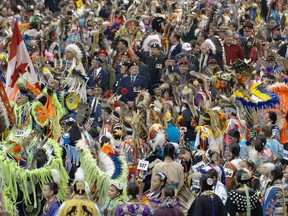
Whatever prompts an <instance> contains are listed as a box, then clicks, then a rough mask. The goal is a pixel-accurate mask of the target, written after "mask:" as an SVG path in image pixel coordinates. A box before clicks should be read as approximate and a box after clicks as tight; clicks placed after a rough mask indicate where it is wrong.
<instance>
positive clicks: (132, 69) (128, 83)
mask: <svg viewBox="0 0 288 216" xmlns="http://www.w3.org/2000/svg"><path fill="white" fill-rule="evenodd" d="M129 73H130V75H129V76H127V77H124V78H123V79H122V81H121V82H120V87H122V88H126V89H127V94H126V95H123V96H122V97H121V99H120V100H122V101H124V102H127V104H128V106H129V107H132V106H133V105H134V99H135V98H136V96H137V92H138V91H139V90H141V89H147V81H146V79H145V77H144V76H142V75H140V74H139V67H138V65H137V63H135V62H132V63H131V65H130V66H129Z"/></svg>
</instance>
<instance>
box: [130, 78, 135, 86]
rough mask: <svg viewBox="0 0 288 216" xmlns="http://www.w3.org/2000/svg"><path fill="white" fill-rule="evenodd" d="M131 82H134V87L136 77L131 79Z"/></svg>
mask: <svg viewBox="0 0 288 216" xmlns="http://www.w3.org/2000/svg"><path fill="white" fill-rule="evenodd" d="M131 82H132V85H134V82H135V77H132V78H131Z"/></svg>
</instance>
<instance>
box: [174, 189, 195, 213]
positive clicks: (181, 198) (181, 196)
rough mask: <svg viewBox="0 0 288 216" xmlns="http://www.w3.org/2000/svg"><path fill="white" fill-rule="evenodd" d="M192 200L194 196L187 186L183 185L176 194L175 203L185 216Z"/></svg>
mask: <svg viewBox="0 0 288 216" xmlns="http://www.w3.org/2000/svg"><path fill="white" fill-rule="evenodd" d="M194 200H195V195H193V193H192V191H191V190H190V189H189V187H188V186H187V185H184V186H183V187H182V188H181V189H180V190H179V192H178V193H177V202H178V203H179V205H180V207H181V209H182V210H183V212H184V214H185V215H186V214H187V212H188V210H189V208H190V207H191V205H192V203H193V202H194Z"/></svg>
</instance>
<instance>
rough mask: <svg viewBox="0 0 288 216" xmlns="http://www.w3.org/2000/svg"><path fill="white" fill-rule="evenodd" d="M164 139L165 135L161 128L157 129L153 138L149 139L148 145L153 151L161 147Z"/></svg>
mask: <svg viewBox="0 0 288 216" xmlns="http://www.w3.org/2000/svg"><path fill="white" fill-rule="evenodd" d="M165 141H166V135H165V133H164V131H163V130H159V131H158V132H157V133H156V136H155V138H154V139H153V140H152V141H150V146H151V147H152V149H153V151H155V150H157V149H159V148H161V147H162V146H163V145H164V143H165Z"/></svg>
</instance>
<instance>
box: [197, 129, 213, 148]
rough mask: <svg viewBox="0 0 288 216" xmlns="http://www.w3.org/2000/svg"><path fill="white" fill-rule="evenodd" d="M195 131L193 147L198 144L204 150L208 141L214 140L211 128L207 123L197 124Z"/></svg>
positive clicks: (207, 145)
mask: <svg viewBox="0 0 288 216" xmlns="http://www.w3.org/2000/svg"><path fill="white" fill-rule="evenodd" d="M196 131H197V135H196V141H195V148H197V147H198V146H199V145H200V150H203V151H206V150H207V149H208V148H209V143H210V142H213V141H215V139H214V133H213V131H212V128H211V126H209V125H204V126H197V127H196ZM195 150H196V149H195Z"/></svg>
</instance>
